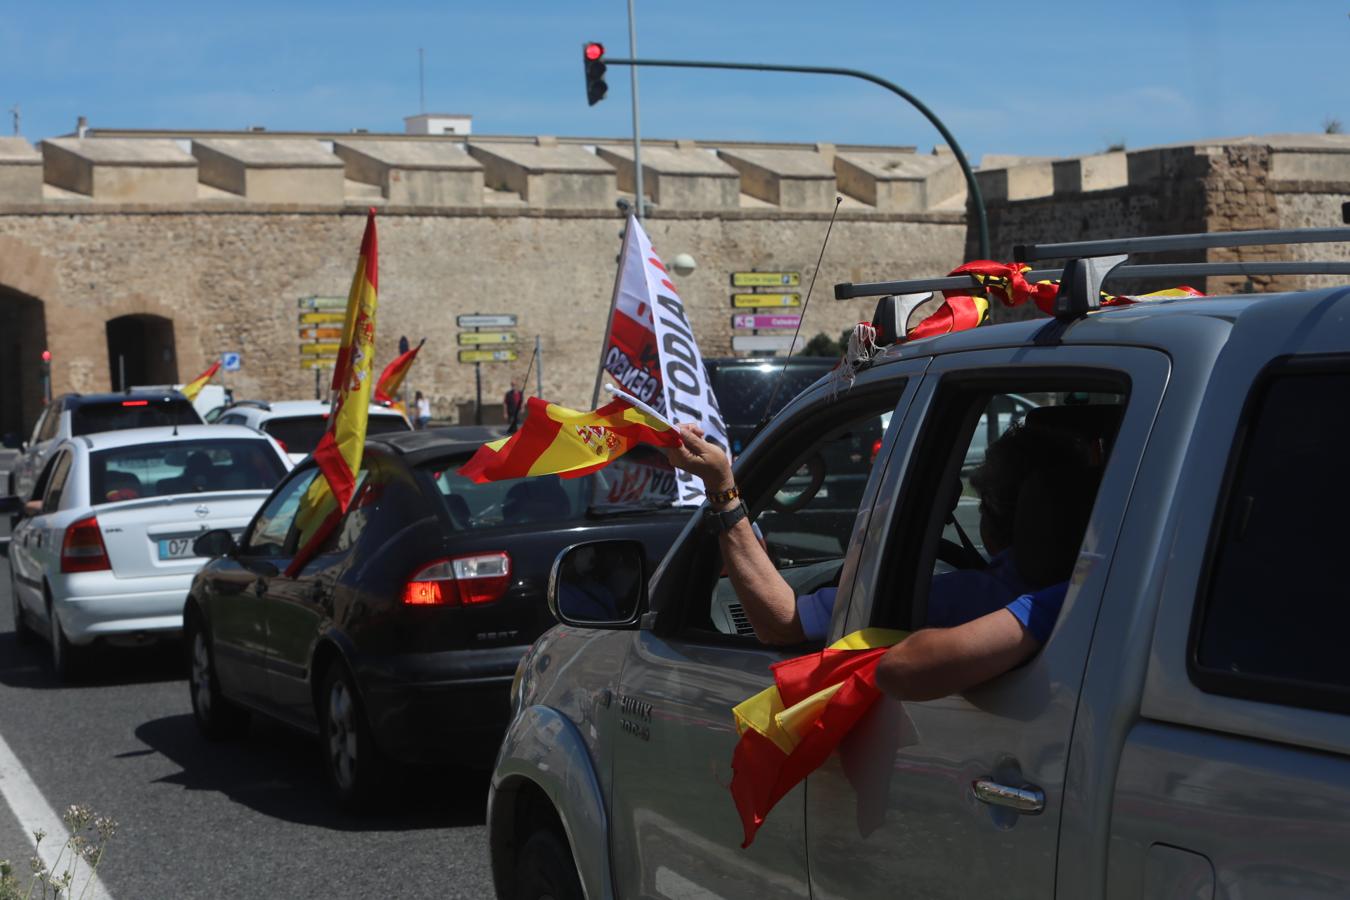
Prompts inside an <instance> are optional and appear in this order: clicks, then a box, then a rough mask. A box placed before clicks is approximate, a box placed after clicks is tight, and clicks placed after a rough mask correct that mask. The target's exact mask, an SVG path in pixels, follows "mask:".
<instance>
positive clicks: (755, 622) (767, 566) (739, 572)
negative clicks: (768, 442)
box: [663, 425, 806, 644]
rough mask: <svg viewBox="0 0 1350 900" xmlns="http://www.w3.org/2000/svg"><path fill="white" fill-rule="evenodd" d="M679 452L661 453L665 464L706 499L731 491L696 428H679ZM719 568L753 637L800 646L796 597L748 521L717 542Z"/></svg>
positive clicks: (726, 465)
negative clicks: (693, 482) (698, 486)
mask: <svg viewBox="0 0 1350 900" xmlns="http://www.w3.org/2000/svg"><path fill="white" fill-rule="evenodd" d="M680 437H681V439H683V441H684V443H683V445H682V446H680V447H667V448H663V449H664V450H665V454H666V459H668V460H670V464H671V465H673V466H675V467H677V468H680V469H684V470H685V471H686V472H689V473H691V474H694V475H697V476H698V477H699V478H701V479H703V485H704V488H705V489H706V490H707V491H708V492H709V493H717V492H720V491H726V490H729V489H730V488H731V487H732V486H734V485H735V480H734V479H733V478H732V475H731V461H730V460H729V459H727V456H726V454H725V453H723V452H722V451H721V450H720V449H719V448H718V447H717V446H715V445H713V444H710V443H709V442H707V441H705V440H704V439H703V430H702V429H701V428H699V427H698V426H696V425H681V426H680ZM739 502H740V501H739V500H731V501H728V502H726V503H721V504H713V509H716V510H718V511H725V510H729V509H734V508H735V506H736V504H737V503H739ZM718 543H719V544H720V546H721V548H722V562H723V564H724V565H725V566H726V568H727V576H728V577H729V578H730V579H731V586H732V587H733V588H735V590H736V597H737V599H739V600H740V601H741V606H742V607H743V608H744V609H745V614H746V616H747V618H749V619H750V625H751V626H752V627H753V628H754V629H755V636H756V637H757V638H759V639H760V640H761V641H763V642H764V643H766V644H799V643H801V642H802V641H804V640H806V635H805V633H804V632H803V631H802V623H801V619H800V618H799V617H798V615H797V595H796V592H795V591H793V590H792V586H791V585H789V584H788V583H787V582H786V581H784V580H783V576H782V575H780V574H778V570H777V569H776V568H774V564H773V560H771V559H769V554H768V553H767V552H766V551H765V549H764V547H763V546H761V544H760V543H759V539H758V538H756V537H755V531H754V529H753V528H751V527H750V520H749V519H741V520H740V521H739V522H737V523H736V524H735V525H733V526H732V527H731V529H730V530H728V531H725V532H723V533H722V534H721V535H720V536H719V537H718Z"/></svg>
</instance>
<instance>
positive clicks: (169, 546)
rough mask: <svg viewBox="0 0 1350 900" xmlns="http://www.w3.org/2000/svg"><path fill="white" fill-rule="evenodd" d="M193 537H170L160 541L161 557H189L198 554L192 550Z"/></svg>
mask: <svg viewBox="0 0 1350 900" xmlns="http://www.w3.org/2000/svg"><path fill="white" fill-rule="evenodd" d="M192 541H193V538H168V539H167V540H163V541H160V542H159V558H160V559H187V558H188V557H191V556H196V555H197V554H195V553H193V552H192Z"/></svg>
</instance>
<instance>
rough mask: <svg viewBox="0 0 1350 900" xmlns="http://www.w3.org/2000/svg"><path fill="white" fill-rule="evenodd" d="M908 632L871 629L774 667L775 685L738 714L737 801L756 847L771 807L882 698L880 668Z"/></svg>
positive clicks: (734, 796)
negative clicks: (877, 679) (757, 835)
mask: <svg viewBox="0 0 1350 900" xmlns="http://www.w3.org/2000/svg"><path fill="white" fill-rule="evenodd" d="M907 634H908V632H904V631H891V630H888V629H883V628H866V629H863V630H862V631H855V632H853V633H852V634H849V635H845V636H844V637H843V638H841V639H839V640H838V641H836V642H834V643H833V644H831V645H830V646H828V647H826V648H825V649H824V650H821V651H820V652H818V653H811V654H808V655H806V656H798V657H794V658H793V659H786V660H783V661H782V662H778V663H774V664H773V665H772V666H771V667H770V668H771V669H772V670H773V680H774V684H773V686H772V687H770V688H767V689H765V690H763V691H760V692H759V693H758V694H756V695H755V696H753V697H751V698H750V699H749V700H746V701H745V702H744V703H741V704H739V705H737V706H736V707H735V708H734V709H732V711H731V712H732V716H733V717H734V718H735V720H736V730H737V731H738V732H739V733H740V735H741V737H740V740H739V741H737V742H736V749H735V751H734V752H733V754H732V758H731V768H732V771H733V773H734V774H733V775H732V778H731V796H732V799H733V800H734V801H735V803H736V811H737V812H738V813H739V814H740V817H741V826H742V828H743V829H744V832H745V841H744V843H742V844H741V846H742V847H749V846H750V843H751V842H752V841H754V839H755V832H757V831H758V830H759V827H760V826H761V825H763V824H764V819H765V817H766V816H768V814H769V810H771V809H773V807H774V805H775V804H776V803H778V801H779V800H781V799H782V798H783V797H784V796H785V795H786V794H787V792H788V791H790V790H792V788H793V787H795V786H796V785H798V784H800V783H801V782H802V781H803V780H804V779H805V778H806V776H808V775H810V774H811V773H812V772H814V771H815V770H816V769H817V768H819V767H820V765H821V763H823V762H825V760H826V759H828V758H829V756H830V754H831V753H833V752H834V749H835V748H836V747H838V746H839V743H840V741H842V740H843V739H844V738H845V737H846V736H847V735H848V733H849V732H850V731H851V730H852V729H853V728H854V726H856V725H857V724H858V723H859V722H860V721H861V720H862V717H863V716H864V715H865V714H866V713H867V711H868V710H869V709H871V708H872V704H873V703H875V702H876V700H877V698H878V697H880V696H881V689H880V688H878V687H877V682H876V671H877V664H878V663H879V662H880V661H881V657H882V655H884V654H885V652H886V650H887V648H889V647H891V646H893V645H895V644H897V643H899V642H900V641H902V640H904V638H905V637H906V636H907Z"/></svg>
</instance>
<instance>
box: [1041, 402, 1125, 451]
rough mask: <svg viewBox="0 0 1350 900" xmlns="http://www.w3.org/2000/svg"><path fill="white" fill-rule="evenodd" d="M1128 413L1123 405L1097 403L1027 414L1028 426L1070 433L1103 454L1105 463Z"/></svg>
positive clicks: (1047, 408)
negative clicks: (1121, 422)
mask: <svg viewBox="0 0 1350 900" xmlns="http://www.w3.org/2000/svg"><path fill="white" fill-rule="evenodd" d="M1124 414H1125V406H1124V404H1101V403H1095V404H1091V405H1083V406H1038V407H1036V408H1035V409H1032V410H1030V411H1028V412H1027V416H1026V423H1027V425H1029V426H1035V427H1037V428H1054V429H1057V430H1059V431H1067V432H1069V433H1071V434H1075V435H1077V436H1078V437H1081V438H1082V439H1083V440H1085V441H1087V442H1088V444H1089V445H1090V446H1092V447H1095V448H1098V449H1099V450H1100V452H1101V459H1098V460H1097V463H1098V464H1100V463H1102V462H1105V460H1106V457H1107V455H1109V454H1110V452H1111V445H1112V444H1113V443H1114V442H1115V439H1116V432H1117V431H1119V430H1120V420H1121V418H1122V417H1123V416H1124Z"/></svg>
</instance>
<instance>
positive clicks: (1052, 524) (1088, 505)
mask: <svg viewBox="0 0 1350 900" xmlns="http://www.w3.org/2000/svg"><path fill="white" fill-rule="evenodd" d="M1100 472H1101V470H1100V469H1098V468H1095V467H1089V466H1073V467H1071V468H1069V469H1065V470H1058V471H1056V470H1051V469H1049V468H1040V469H1036V470H1035V471H1033V472H1031V473H1030V474H1028V475H1027V477H1026V478H1025V479H1024V480H1023V482H1022V485H1021V487H1020V488H1019V489H1018V493H1017V510H1016V512H1015V513H1014V522H1013V544H1012V550H1013V561H1014V562H1015V563H1016V565H1017V571H1018V574H1020V575H1021V576H1022V580H1023V581H1024V582H1025V583H1026V584H1028V585H1029V586H1031V587H1032V588H1033V589H1035V590H1039V589H1041V588H1044V587H1049V586H1050V585H1052V584H1059V583H1060V582H1063V581H1068V580H1069V576H1070V575H1072V574H1073V567H1074V563H1075V561H1076V560H1077V559H1078V548H1079V546H1080V545H1081V544H1082V543H1083V533H1084V532H1085V531H1086V530H1087V524H1088V518H1089V517H1090V516H1091V515H1092V504H1093V502H1094V501H1095V500H1096V497H1097V485H1098V482H1099V481H1100V477H1101V476H1100Z"/></svg>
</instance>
